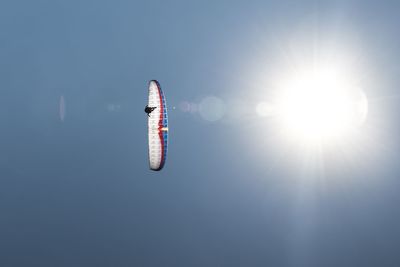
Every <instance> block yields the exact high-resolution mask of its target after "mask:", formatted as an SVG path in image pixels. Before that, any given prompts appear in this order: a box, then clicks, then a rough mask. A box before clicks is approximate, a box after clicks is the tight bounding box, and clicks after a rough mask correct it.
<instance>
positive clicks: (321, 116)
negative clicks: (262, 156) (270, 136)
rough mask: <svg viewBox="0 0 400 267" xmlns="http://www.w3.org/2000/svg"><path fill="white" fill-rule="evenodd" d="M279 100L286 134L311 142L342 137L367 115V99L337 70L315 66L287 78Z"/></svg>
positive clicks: (278, 104) (278, 109)
mask: <svg viewBox="0 0 400 267" xmlns="http://www.w3.org/2000/svg"><path fill="white" fill-rule="evenodd" d="M279 92H280V94H279V96H278V99H277V103H276V115H277V116H278V117H279V121H280V123H281V124H282V125H283V127H284V129H285V132H286V134H288V135H290V136H291V137H293V138H296V139H301V140H303V141H306V142H308V143H321V142H324V141H331V140H332V139H338V138H342V137H344V136H346V135H348V134H350V133H351V132H352V131H354V130H355V129H356V128H357V127H358V126H360V125H361V124H362V123H363V122H364V120H365V119H366V115H367V110H368V107H367V100H366V97H365V94H364V93H363V92H362V90H360V89H359V88H356V87H354V86H353V85H352V83H351V81H349V80H347V79H346V76H345V75H341V74H340V73H339V72H338V71H337V70H321V69H318V70H312V71H304V72H302V73H297V74H296V75H295V77H292V78H291V79H288V82H285V83H284V85H283V86H282V88H280V90H279Z"/></svg>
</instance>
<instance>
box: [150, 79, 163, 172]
mask: <svg viewBox="0 0 400 267" xmlns="http://www.w3.org/2000/svg"><path fill="white" fill-rule="evenodd" d="M148 90H149V96H148V103H147V106H146V108H145V112H146V113H147V115H148V123H147V129H148V147H149V165H150V169H151V170H153V171H160V170H161V169H162V168H163V167H164V165H165V160H166V157H167V146H168V115H167V104H166V100H165V96H164V93H163V91H162V90H161V86H160V84H159V83H158V81H156V80H151V81H150V82H149V89H148Z"/></svg>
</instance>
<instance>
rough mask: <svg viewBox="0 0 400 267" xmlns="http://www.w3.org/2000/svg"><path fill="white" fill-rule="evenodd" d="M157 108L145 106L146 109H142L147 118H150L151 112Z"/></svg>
mask: <svg viewBox="0 0 400 267" xmlns="http://www.w3.org/2000/svg"><path fill="white" fill-rule="evenodd" d="M156 108H157V107H149V106H148V105H146V107H145V108H144V112H146V113H147V116H149V117H150V113H152V112H153V110H155V109H156Z"/></svg>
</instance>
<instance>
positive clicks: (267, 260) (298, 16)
mask: <svg viewBox="0 0 400 267" xmlns="http://www.w3.org/2000/svg"><path fill="white" fill-rule="evenodd" d="M399 9H400V4H398V3H397V2H396V1H119V0H117V1H103V0H101V1H100V0H98V1H89V0H84V1H43V0H38V1H8V0H5V1H2V2H1V3H0V62H1V64H0V95H1V97H0V103H1V105H0V111H1V112H0V119H1V122H2V127H1V137H2V138H1V139H0V149H1V150H0V151H1V152H0V265H1V266H398V265H399V264H400V256H399V254H398V247H399V245H400V231H399V229H398V225H399V223H400V214H399V209H398V206H397V203H399V201H400V199H399V188H400V187H399V186H400V183H399V181H398V177H399V171H400V170H399V168H398V163H397V159H398V156H399V142H398V136H397V132H398V118H397V116H398V115H397V114H399V110H398V102H399V98H398V84H399V77H400V75H399V74H400V68H399V66H398V62H399V61H400V53H399V52H398V47H399V45H400V39H399V37H398V36H399V30H398V25H399V23H400V21H399V20H400V19H399V17H398V14H399ZM316 36H317V37H316ZM313 38H314V39H313ZM315 38H317V40H318V41H317V42H316V43H317V48H319V45H320V44H324V45H326V44H327V46H328V47H330V48H332V47H333V48H332V49H333V50H334V51H335V53H336V54H337V55H338V57H341V56H343V57H349V55H350V60H353V61H356V62H357V64H358V66H360V68H359V69H358V72H359V75H360V76H359V79H360V85H361V86H362V88H363V90H364V91H365V93H366V95H367V96H368V98H369V105H370V110H369V115H368V116H369V117H368V120H367V122H366V124H365V125H364V128H363V129H365V132H366V137H365V138H364V139H361V140H359V142H357V144H356V145H351V146H342V147H340V149H342V150H344V153H343V154H339V153H338V152H337V151H334V152H331V153H324V154H323V155H318V156H315V155H314V156H315V157H316V159H315V161H313V162H312V164H311V167H310V165H307V168H304V161H303V159H304V158H305V157H309V156H310V155H308V154H307V153H306V152H304V151H302V150H295V151H294V152H293V150H292V149H287V147H285V146H280V144H279V142H276V140H277V135H278V134H277V132H276V130H275V128H274V125H273V123H271V122H270V121H268V120H267V119H261V118H259V117H258V116H257V115H256V114H255V113H254V112H253V113H252V112H249V110H253V108H254V107H255V106H256V105H257V103H258V102H257V101H259V100H268V88H269V86H270V82H271V83H273V81H272V80H273V79H272V78H271V73H279V72H280V71H281V70H282V71H285V68H283V67H282V66H286V65H290V64H292V63H293V62H294V61H296V58H298V57H300V58H301V59H303V56H304V55H308V54H309V53H312V52H313V51H314V50H312V49H315V40H316V39H315ZM324 45H321V46H323V47H321V50H324V49H325V48H326V47H325V46H324ZM299 47H300V48H299ZM347 48H348V49H347ZM303 52H304V54H302V53H303ZM336 54H335V55H336ZM281 67H282V69H281ZM150 79H158V80H159V81H160V83H161V85H162V87H163V89H164V91H165V94H166V97H167V101H168V104H169V111H170V112H169V122H170V145H169V155H168V159H167V164H166V167H165V169H164V170H163V171H162V172H159V173H155V172H151V171H149V170H148V163H147V144H146V118H147V117H146V115H145V114H144V112H143V108H144V105H145V104H146V101H147V82H148V80H150ZM264 81H265V83H264ZM61 95H63V96H64V98H65V103H66V117H65V121H64V122H60V119H59V114H58V104H59V99H60V96H61ZM210 96H215V97H218V98H219V99H220V100H221V101H223V103H224V105H225V108H226V113H225V115H224V116H223V117H222V118H221V119H220V120H217V121H215V122H210V121H207V120H204V119H203V118H202V116H200V115H199V114H198V113H193V114H191V113H185V112H182V110H181V109H180V108H179V107H180V105H181V104H182V102H184V101H186V102H189V103H194V104H198V103H200V102H201V101H202V100H203V99H204V98H206V97H210ZM234 103H236V104H237V103H239V104H238V105H239V106H240V105H242V106H240V108H242V109H244V110H245V111H246V112H244V113H241V112H239V111H238V110H237V106H238V105H234ZM110 105H118V106H119V107H120V108H118V109H115V110H110V108H109V107H110ZM174 106H175V107H176V109H172V107H174ZM311 158H312V157H311Z"/></svg>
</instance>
